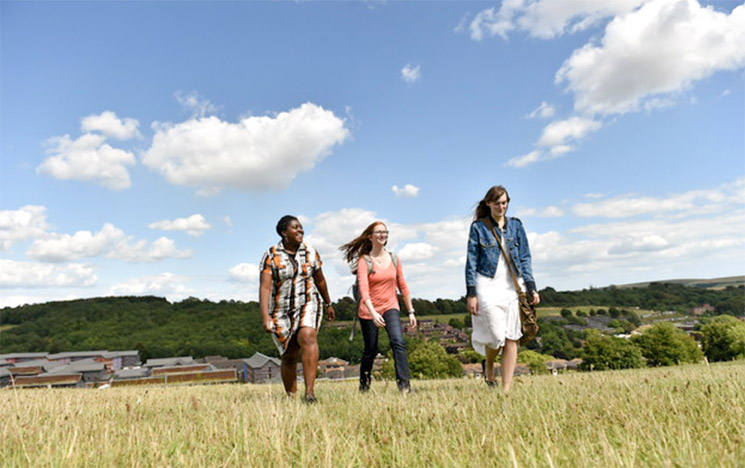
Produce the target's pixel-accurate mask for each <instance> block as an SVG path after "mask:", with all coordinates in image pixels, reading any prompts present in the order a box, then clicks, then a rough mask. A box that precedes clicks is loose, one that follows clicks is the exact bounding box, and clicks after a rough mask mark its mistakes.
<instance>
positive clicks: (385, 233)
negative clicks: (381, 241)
mask: <svg viewBox="0 0 745 468" xmlns="http://www.w3.org/2000/svg"><path fill="white" fill-rule="evenodd" d="M373 234H375V235H376V236H387V235H388V231H374V232H373Z"/></svg>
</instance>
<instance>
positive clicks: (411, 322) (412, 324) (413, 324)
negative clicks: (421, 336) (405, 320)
mask: <svg viewBox="0 0 745 468" xmlns="http://www.w3.org/2000/svg"><path fill="white" fill-rule="evenodd" d="M416 325H417V322H416V316H415V315H414V314H409V330H416Z"/></svg>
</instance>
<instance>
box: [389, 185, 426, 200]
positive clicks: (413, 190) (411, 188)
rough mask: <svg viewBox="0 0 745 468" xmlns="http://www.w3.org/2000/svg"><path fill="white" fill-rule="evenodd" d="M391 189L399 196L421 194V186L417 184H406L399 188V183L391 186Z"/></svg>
mask: <svg viewBox="0 0 745 468" xmlns="http://www.w3.org/2000/svg"><path fill="white" fill-rule="evenodd" d="M391 191H392V192H393V193H395V194H396V196H397V197H407V198H414V197H416V196H418V195H419V187H417V186H416V185H411V184H406V185H404V186H403V187H401V188H399V186H398V185H394V186H393V187H391Z"/></svg>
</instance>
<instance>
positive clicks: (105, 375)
mask: <svg viewBox="0 0 745 468" xmlns="http://www.w3.org/2000/svg"><path fill="white" fill-rule="evenodd" d="M72 374H80V376H81V377H82V381H83V382H85V383H95V382H106V381H108V380H109V379H110V378H111V373H109V371H108V370H107V369H106V363H103V362H99V361H96V360H95V359H94V358H88V359H81V360H79V361H74V362H72V363H70V364H68V365H61V366H57V367H55V368H54V369H51V370H50V371H49V372H46V373H44V374H42V376H50V375H72Z"/></svg>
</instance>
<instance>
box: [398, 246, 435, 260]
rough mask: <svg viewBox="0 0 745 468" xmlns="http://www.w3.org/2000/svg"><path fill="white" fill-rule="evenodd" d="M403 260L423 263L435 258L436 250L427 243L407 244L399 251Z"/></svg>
mask: <svg viewBox="0 0 745 468" xmlns="http://www.w3.org/2000/svg"><path fill="white" fill-rule="evenodd" d="M398 256H399V257H401V259H402V260H412V261H422V260H428V259H430V258H432V257H434V256H435V248H434V247H432V246H431V245H430V244H427V243H426V242H414V243H411V244H406V245H405V246H403V248H401V250H399V251H398Z"/></svg>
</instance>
